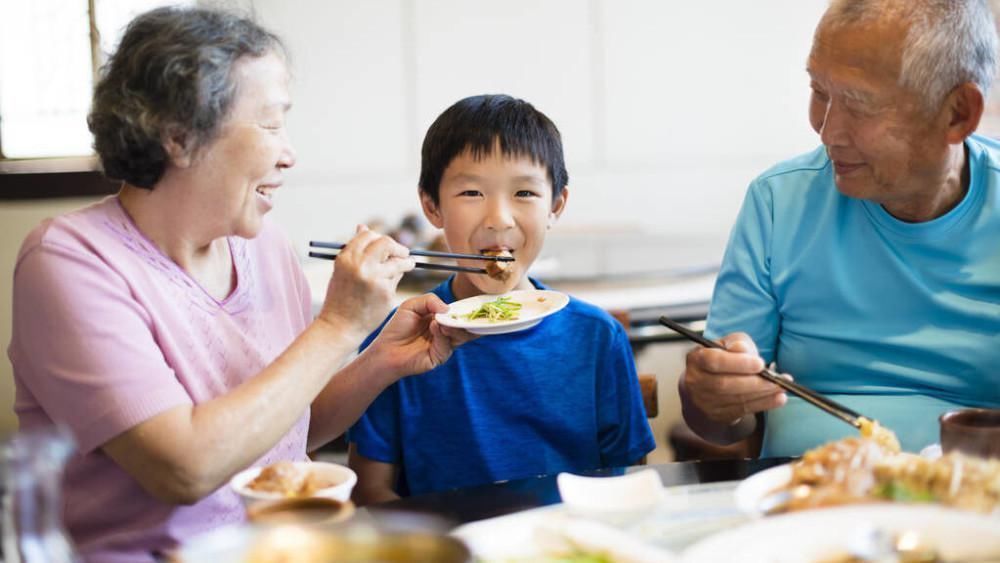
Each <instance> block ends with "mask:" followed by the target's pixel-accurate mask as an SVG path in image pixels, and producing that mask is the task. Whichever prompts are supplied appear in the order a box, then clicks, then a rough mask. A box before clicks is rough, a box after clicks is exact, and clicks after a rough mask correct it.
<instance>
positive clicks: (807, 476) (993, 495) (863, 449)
mask: <svg viewBox="0 0 1000 563" xmlns="http://www.w3.org/2000/svg"><path fill="white" fill-rule="evenodd" d="M871 436H872V437H871V438H865V437H860V438H859V437H851V438H844V439H842V440H837V441H835V442H830V443H828V444H825V445H823V446H820V447H818V448H814V449H812V450H809V451H808V452H806V453H805V455H804V456H802V459H800V460H799V461H796V462H794V463H792V465H791V469H792V476H791V479H790V480H789V482H788V483H787V484H786V485H784V486H782V487H781V488H780V489H778V491H775V492H776V493H777V492H788V493H790V494H789V495H788V498H789V500H788V501H787V502H786V503H784V504H783V505H781V507H780V508H781V510H782V511H791V510H799V509H806V508H818V507H824V506H837V505H842V504H854V503H865V502H884V501H898V502H933V503H939V504H943V505H946V506H950V507H954V508H961V509H966V510H974V511H978V512H991V511H1000V460H996V459H982V458H976V457H971V456H966V455H963V454H959V453H950V454H947V455H945V456H943V457H941V458H938V459H927V458H924V457H921V456H918V455H914V454H910V453H906V452H900V451H898V449H894V447H893V446H894V445H896V446H898V442H895V441H894V440H893V441H888V442H887V441H886V440H884V439H883V440H878V439H877V436H876V435H875V434H872V435H871ZM893 437H894V436H893ZM887 443H888V445H887Z"/></svg>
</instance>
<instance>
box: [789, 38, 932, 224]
mask: <svg viewBox="0 0 1000 563" xmlns="http://www.w3.org/2000/svg"><path fill="white" fill-rule="evenodd" d="M905 33H906V28H905V27H904V26H903V25H902V24H901V23H899V22H876V23H867V24H856V25H850V26H843V27H840V28H836V29H831V28H830V26H828V25H825V23H824V24H821V25H820V28H819V29H818V30H817V32H816V36H815V39H814V42H813V48H812V52H811V53H810V55H809V63H808V71H809V76H810V78H811V86H812V97H811V99H810V102H809V122H810V124H811V125H812V127H813V129H815V130H816V132H817V133H819V135H820V139H821V140H822V142H823V144H824V145H826V150H827V153H828V154H829V156H830V160H831V161H832V162H833V167H834V174H835V181H836V184H837V188H838V189H839V190H840V191H841V193H843V194H844V195H847V196H850V197H856V198H863V199H868V200H872V201H875V202H877V203H880V204H882V205H887V206H891V205H894V204H904V205H905V204H906V203H907V202H909V201H912V200H913V199H914V198H918V197H924V194H926V193H928V189H933V184H934V183H935V182H939V181H940V175H941V169H942V166H943V159H944V155H945V153H946V149H947V143H946V142H945V140H944V135H943V131H942V130H941V127H940V126H939V125H938V123H939V122H940V120H939V118H938V116H936V115H929V114H928V113H927V112H926V111H925V110H924V109H922V108H921V106H920V99H919V97H918V96H917V95H916V94H914V93H913V92H910V91H908V90H906V89H904V88H903V87H902V86H900V85H899V74H900V68H901V61H902V47H901V46H902V43H903V39H904V38H905Z"/></svg>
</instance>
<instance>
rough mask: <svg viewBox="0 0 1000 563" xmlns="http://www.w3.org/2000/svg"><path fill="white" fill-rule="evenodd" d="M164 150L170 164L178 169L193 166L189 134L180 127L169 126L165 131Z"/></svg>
mask: <svg viewBox="0 0 1000 563" xmlns="http://www.w3.org/2000/svg"><path fill="white" fill-rule="evenodd" d="M161 142H162V143H163V150H164V151H165V152H166V153H167V158H169V159H170V164H171V165H173V166H176V167H177V168H187V167H189V166H191V161H192V158H191V147H190V146H189V145H190V141H189V138H188V135H187V133H186V132H185V131H184V130H182V129H181V128H180V127H177V126H174V125H169V126H167V127H166V128H165V129H164V131H163V139H162V141H161Z"/></svg>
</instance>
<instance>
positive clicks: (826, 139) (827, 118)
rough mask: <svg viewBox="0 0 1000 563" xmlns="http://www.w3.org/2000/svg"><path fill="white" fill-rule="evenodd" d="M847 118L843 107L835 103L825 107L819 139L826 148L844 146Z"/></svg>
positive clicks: (846, 134)
mask: <svg viewBox="0 0 1000 563" xmlns="http://www.w3.org/2000/svg"><path fill="white" fill-rule="evenodd" d="M846 120H847V116H846V115H845V111H844V107H843V106H842V105H840V104H839V103H837V102H835V101H832V100H831V101H830V103H828V104H827V105H826V114H825V115H824V116H823V124H822V125H821V126H820V131H819V138H820V140H821V141H822V142H823V144H824V145H826V146H828V147H836V146H844V145H846V144H847V141H848V137H849V135H848V129H847V123H846Z"/></svg>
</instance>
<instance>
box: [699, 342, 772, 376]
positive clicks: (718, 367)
mask: <svg viewBox="0 0 1000 563" xmlns="http://www.w3.org/2000/svg"><path fill="white" fill-rule="evenodd" d="M688 358H689V359H690V360H691V361H693V362H694V364H695V365H696V366H697V367H698V368H699V369H701V370H702V371H706V372H709V373H720V374H721V373H725V374H744V375H751V374H755V373H757V372H759V371H760V370H762V369H764V360H762V359H761V358H760V357H759V356H753V355H750V354H737V353H733V352H730V351H728V350H719V349H717V348H695V349H694V350H692V351H691V352H690V353H689V354H688Z"/></svg>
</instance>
